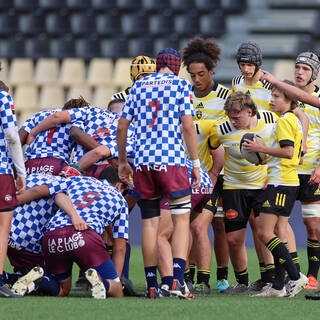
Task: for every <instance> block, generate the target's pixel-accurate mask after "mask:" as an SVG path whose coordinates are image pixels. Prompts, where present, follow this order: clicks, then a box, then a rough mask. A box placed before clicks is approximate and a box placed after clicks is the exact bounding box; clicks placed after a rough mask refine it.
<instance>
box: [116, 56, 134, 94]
mask: <svg viewBox="0 0 320 320" xmlns="http://www.w3.org/2000/svg"><path fill="white" fill-rule="evenodd" d="M131 61H132V59H131V58H119V59H117V61H116V63H115V66H114V71H113V85H114V88H116V89H118V90H123V89H126V88H127V87H130V86H131V84H132V83H131V79H130V64H131Z"/></svg>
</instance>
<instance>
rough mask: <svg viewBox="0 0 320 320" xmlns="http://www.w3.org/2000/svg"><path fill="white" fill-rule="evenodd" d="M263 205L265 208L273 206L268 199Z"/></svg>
mask: <svg viewBox="0 0 320 320" xmlns="http://www.w3.org/2000/svg"><path fill="white" fill-rule="evenodd" d="M262 206H263V207H264V208H270V207H271V206H270V203H269V201H268V200H266V201H265V202H264V203H263V205H262Z"/></svg>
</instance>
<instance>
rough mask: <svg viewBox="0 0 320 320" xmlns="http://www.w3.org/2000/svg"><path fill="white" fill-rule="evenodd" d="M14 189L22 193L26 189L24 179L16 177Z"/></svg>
mask: <svg viewBox="0 0 320 320" xmlns="http://www.w3.org/2000/svg"><path fill="white" fill-rule="evenodd" d="M15 184H16V189H17V191H18V193H20V192H22V191H23V190H25V189H26V178H25V177H17V178H16V181H15Z"/></svg>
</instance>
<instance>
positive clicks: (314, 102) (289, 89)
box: [260, 70, 320, 108]
mask: <svg viewBox="0 0 320 320" xmlns="http://www.w3.org/2000/svg"><path fill="white" fill-rule="evenodd" d="M261 71H262V77H261V79H260V80H261V81H264V80H266V81H268V82H270V83H271V84H272V85H273V86H274V87H277V88H278V89H279V90H280V91H283V92H285V93H286V95H287V96H288V97H289V98H290V99H292V100H298V101H301V102H303V103H307V104H310V105H311V106H314V107H317V108H320V101H319V98H318V97H316V96H313V95H312V94H310V93H307V92H305V91H303V90H301V89H299V88H297V87H295V86H291V85H290V84H287V83H284V82H282V81H280V80H278V79H277V78H276V77H274V76H273V75H272V74H271V73H270V72H268V71H265V70H261Z"/></svg>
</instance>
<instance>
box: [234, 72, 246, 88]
mask: <svg viewBox="0 0 320 320" xmlns="http://www.w3.org/2000/svg"><path fill="white" fill-rule="evenodd" d="M243 81H244V76H243V75H242V74H241V75H237V76H235V77H233V78H232V81H231V83H232V86H237V85H239V84H241V83H243Z"/></svg>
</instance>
